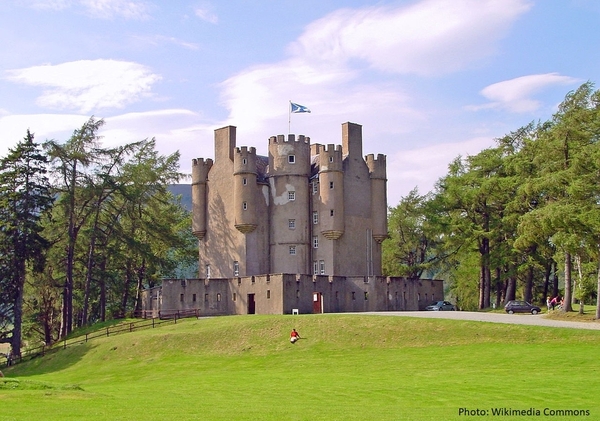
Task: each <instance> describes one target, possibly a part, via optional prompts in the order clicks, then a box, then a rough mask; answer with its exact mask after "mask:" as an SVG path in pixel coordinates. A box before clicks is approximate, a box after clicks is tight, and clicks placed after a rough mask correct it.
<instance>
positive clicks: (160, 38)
mask: <svg viewBox="0 0 600 421" xmlns="http://www.w3.org/2000/svg"><path fill="white" fill-rule="evenodd" d="M133 38H134V39H136V40H139V41H141V42H143V43H144V44H150V45H152V46H159V45H162V44H166V43H168V44H173V45H178V46H180V47H183V48H186V49H188V50H198V49H200V46H199V45H198V44H196V43H193V42H187V41H183V40H180V39H179V38H175V37H167V36H164V35H153V36H141V35H133Z"/></svg>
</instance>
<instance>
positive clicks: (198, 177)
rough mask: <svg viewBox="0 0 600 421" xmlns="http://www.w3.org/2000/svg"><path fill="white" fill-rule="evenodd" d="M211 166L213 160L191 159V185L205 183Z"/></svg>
mask: <svg viewBox="0 0 600 421" xmlns="http://www.w3.org/2000/svg"><path fill="white" fill-rule="evenodd" d="M212 166H213V160H212V159H210V158H208V159H206V160H205V159H204V158H195V159H192V185H194V184H198V183H206V181H207V180H208V172H209V171H210V169H211V168H212Z"/></svg>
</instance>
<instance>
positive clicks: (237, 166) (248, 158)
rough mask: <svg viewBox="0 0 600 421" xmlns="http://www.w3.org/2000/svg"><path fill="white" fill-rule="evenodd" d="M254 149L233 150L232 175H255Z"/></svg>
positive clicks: (255, 157) (244, 147)
mask: <svg viewBox="0 0 600 421" xmlns="http://www.w3.org/2000/svg"><path fill="white" fill-rule="evenodd" d="M256 159H257V155H256V148H254V147H250V148H249V147H247V146H242V147H239V148H235V154H234V156H233V174H234V175H236V174H256Z"/></svg>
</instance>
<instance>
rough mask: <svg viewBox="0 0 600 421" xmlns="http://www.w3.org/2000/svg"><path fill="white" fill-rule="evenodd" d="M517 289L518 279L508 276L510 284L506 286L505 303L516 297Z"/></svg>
mask: <svg viewBox="0 0 600 421" xmlns="http://www.w3.org/2000/svg"><path fill="white" fill-rule="evenodd" d="M516 290H517V279H516V278H515V277H514V276H511V277H510V278H508V286H507V287H506V297H505V298H504V304H506V303H507V302H509V301H510V300H514V299H515V294H516Z"/></svg>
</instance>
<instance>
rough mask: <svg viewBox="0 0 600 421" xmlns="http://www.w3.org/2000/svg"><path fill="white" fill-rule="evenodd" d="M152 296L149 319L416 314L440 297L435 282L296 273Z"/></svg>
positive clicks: (166, 289)
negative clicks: (162, 315)
mask: <svg viewBox="0 0 600 421" xmlns="http://www.w3.org/2000/svg"><path fill="white" fill-rule="evenodd" d="M149 291H150V290H149ZM152 291H154V292H151V293H150V294H148V295H149V296H151V295H152V294H154V296H161V297H162V299H158V300H157V299H148V298H145V299H143V300H142V303H143V304H142V305H143V309H144V310H145V312H146V314H154V315H155V316H156V315H157V314H158V311H159V310H160V311H163V312H173V311H176V310H190V309H198V310H199V311H200V315H224V314H249V313H253V314H290V313H292V311H294V310H298V312H299V313H300V314H313V313H321V312H323V313H344V312H366V311H417V310H423V309H424V308H425V307H426V306H427V305H429V304H430V303H431V302H432V301H434V300H441V299H443V296H444V289H443V281H441V280H430V279H427V280H425V279H421V280H411V279H405V278H399V277H382V276H371V277H365V276H348V277H346V276H326V275H315V276H313V275H297V274H270V275H261V276H247V277H236V278H228V279H210V280H206V279H187V280H177V279H175V280H173V279H169V280H165V281H163V285H162V291H161V293H160V294H159V293H157V291H156V289H154V290H152ZM146 297H147V296H146ZM251 302H252V303H253V305H251ZM156 306H158V307H156Z"/></svg>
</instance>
